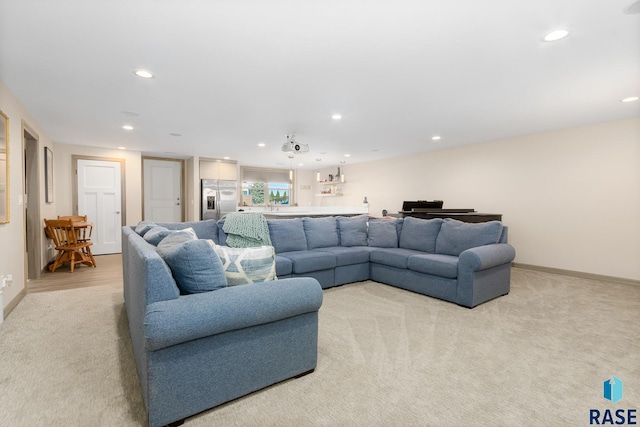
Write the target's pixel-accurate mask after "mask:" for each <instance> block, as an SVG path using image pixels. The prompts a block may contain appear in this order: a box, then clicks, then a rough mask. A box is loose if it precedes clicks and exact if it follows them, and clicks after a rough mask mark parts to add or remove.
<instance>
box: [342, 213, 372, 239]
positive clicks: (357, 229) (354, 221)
mask: <svg viewBox="0 0 640 427" xmlns="http://www.w3.org/2000/svg"><path fill="white" fill-rule="evenodd" d="M336 221H337V222H338V234H339V237H340V246H367V217H366V216H364V215H361V216H356V217H351V218H349V217H344V216H339V217H337V218H336Z"/></svg>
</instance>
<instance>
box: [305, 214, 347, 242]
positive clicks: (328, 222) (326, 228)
mask: <svg viewBox="0 0 640 427" xmlns="http://www.w3.org/2000/svg"><path fill="white" fill-rule="evenodd" d="M302 224H303V228H304V234H305V236H306V238H307V249H316V248H326V247H330V246H338V245H339V244H340V239H339V238H338V223H337V222H336V218H335V217H333V216H329V217H326V218H303V220H302Z"/></svg>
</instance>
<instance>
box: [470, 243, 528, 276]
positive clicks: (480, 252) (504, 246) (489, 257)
mask: <svg viewBox="0 0 640 427" xmlns="http://www.w3.org/2000/svg"><path fill="white" fill-rule="evenodd" d="M515 257H516V250H515V249H514V248H513V246H511V245H510V244H508V243H497V244H493V245H486V246H477V247H475V248H471V249H467V250H466V251H464V252H462V253H461V254H460V258H459V259H458V271H479V270H486V269H487V268H491V267H495V266H497V265H502V264H507V263H510V262H511V261H513V260H514V259H515Z"/></svg>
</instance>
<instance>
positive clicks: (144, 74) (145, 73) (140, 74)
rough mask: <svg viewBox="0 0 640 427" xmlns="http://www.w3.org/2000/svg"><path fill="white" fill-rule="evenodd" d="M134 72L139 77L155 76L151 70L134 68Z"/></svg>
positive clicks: (149, 77)
mask: <svg viewBox="0 0 640 427" xmlns="http://www.w3.org/2000/svg"><path fill="white" fill-rule="evenodd" d="M133 74H135V75H136V76H138V77H142V78H143V79H152V78H154V77H155V75H154V74H153V73H152V72H151V71H149V70H143V69H138V70H133Z"/></svg>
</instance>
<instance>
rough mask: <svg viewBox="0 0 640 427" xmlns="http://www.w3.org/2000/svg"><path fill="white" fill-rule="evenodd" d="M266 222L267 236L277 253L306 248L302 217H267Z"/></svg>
mask: <svg viewBox="0 0 640 427" xmlns="http://www.w3.org/2000/svg"><path fill="white" fill-rule="evenodd" d="M267 224H269V237H270V238H271V243H272V244H273V247H274V248H275V250H276V253H277V254H279V253H281V252H292V251H304V250H306V249H307V238H306V237H305V234H304V226H303V224H302V218H294V219H268V220H267Z"/></svg>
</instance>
